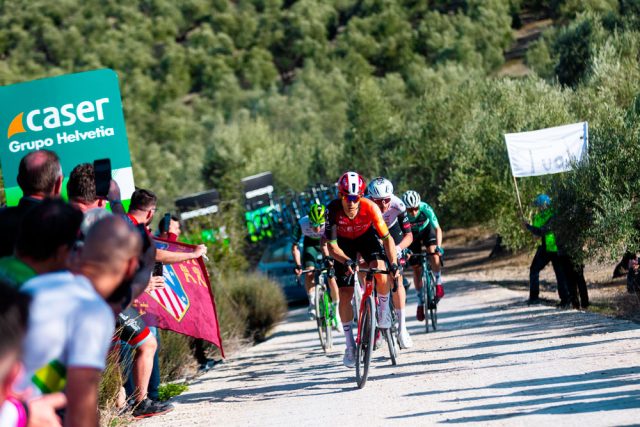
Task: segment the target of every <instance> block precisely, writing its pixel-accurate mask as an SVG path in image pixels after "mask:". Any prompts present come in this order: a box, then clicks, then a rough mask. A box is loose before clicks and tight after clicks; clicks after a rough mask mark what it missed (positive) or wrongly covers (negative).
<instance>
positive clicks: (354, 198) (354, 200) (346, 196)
mask: <svg viewBox="0 0 640 427" xmlns="http://www.w3.org/2000/svg"><path fill="white" fill-rule="evenodd" d="M340 196H341V197H342V200H346V201H347V202H351V203H358V202H359V201H360V199H361V198H362V196H360V195H357V194H356V195H353V194H341V195H340Z"/></svg>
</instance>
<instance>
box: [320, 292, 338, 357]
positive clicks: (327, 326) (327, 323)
mask: <svg viewBox="0 0 640 427" xmlns="http://www.w3.org/2000/svg"><path fill="white" fill-rule="evenodd" d="M322 306H323V307H324V308H323V309H322V310H323V312H324V336H325V338H324V342H325V348H324V351H325V352H327V351H328V350H330V349H331V348H333V319H334V318H335V313H333V314H332V313H331V298H330V297H329V292H327V289H326V288H325V290H324V292H323V298H322ZM330 315H331V316H330Z"/></svg>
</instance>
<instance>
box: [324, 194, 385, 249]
mask: <svg viewBox="0 0 640 427" xmlns="http://www.w3.org/2000/svg"><path fill="white" fill-rule="evenodd" d="M328 210H329V214H328V215H327V226H326V228H325V237H326V238H327V240H329V241H330V242H337V241H338V238H339V237H340V238H343V239H350V240H354V239H357V238H358V237H360V236H362V235H364V234H365V233H366V232H367V230H369V228H371V227H373V228H374V229H375V231H376V232H377V234H378V237H379V238H381V239H386V238H387V237H388V236H389V228H388V227H387V224H386V223H385V222H384V218H383V217H382V212H380V208H379V207H378V206H377V205H376V204H375V203H373V202H372V201H371V200H369V199H360V204H359V205H358V212H357V213H356V216H355V217H354V218H349V217H348V216H347V214H346V213H345V212H344V209H343V208H342V201H341V200H340V199H336V200H334V201H332V202H331V203H329V207H328Z"/></svg>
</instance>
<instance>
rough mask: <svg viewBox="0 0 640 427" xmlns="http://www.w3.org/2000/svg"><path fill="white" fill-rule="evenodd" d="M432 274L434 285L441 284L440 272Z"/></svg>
mask: <svg viewBox="0 0 640 427" xmlns="http://www.w3.org/2000/svg"><path fill="white" fill-rule="evenodd" d="M434 276H436V285H442V276H441V275H440V272H439V271H438V272H437V273H435V274H434Z"/></svg>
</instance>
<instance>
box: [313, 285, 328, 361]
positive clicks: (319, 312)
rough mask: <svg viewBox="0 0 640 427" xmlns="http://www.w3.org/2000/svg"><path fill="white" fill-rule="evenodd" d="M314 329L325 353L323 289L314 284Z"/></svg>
mask: <svg viewBox="0 0 640 427" xmlns="http://www.w3.org/2000/svg"><path fill="white" fill-rule="evenodd" d="M315 292H316V328H317V330H318V337H319V338H320V346H321V347H322V349H323V350H324V351H325V352H326V351H327V342H326V340H325V337H324V321H325V319H326V316H327V314H326V313H325V312H324V303H323V301H324V287H323V286H322V284H320V283H318V284H316V289H315Z"/></svg>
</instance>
